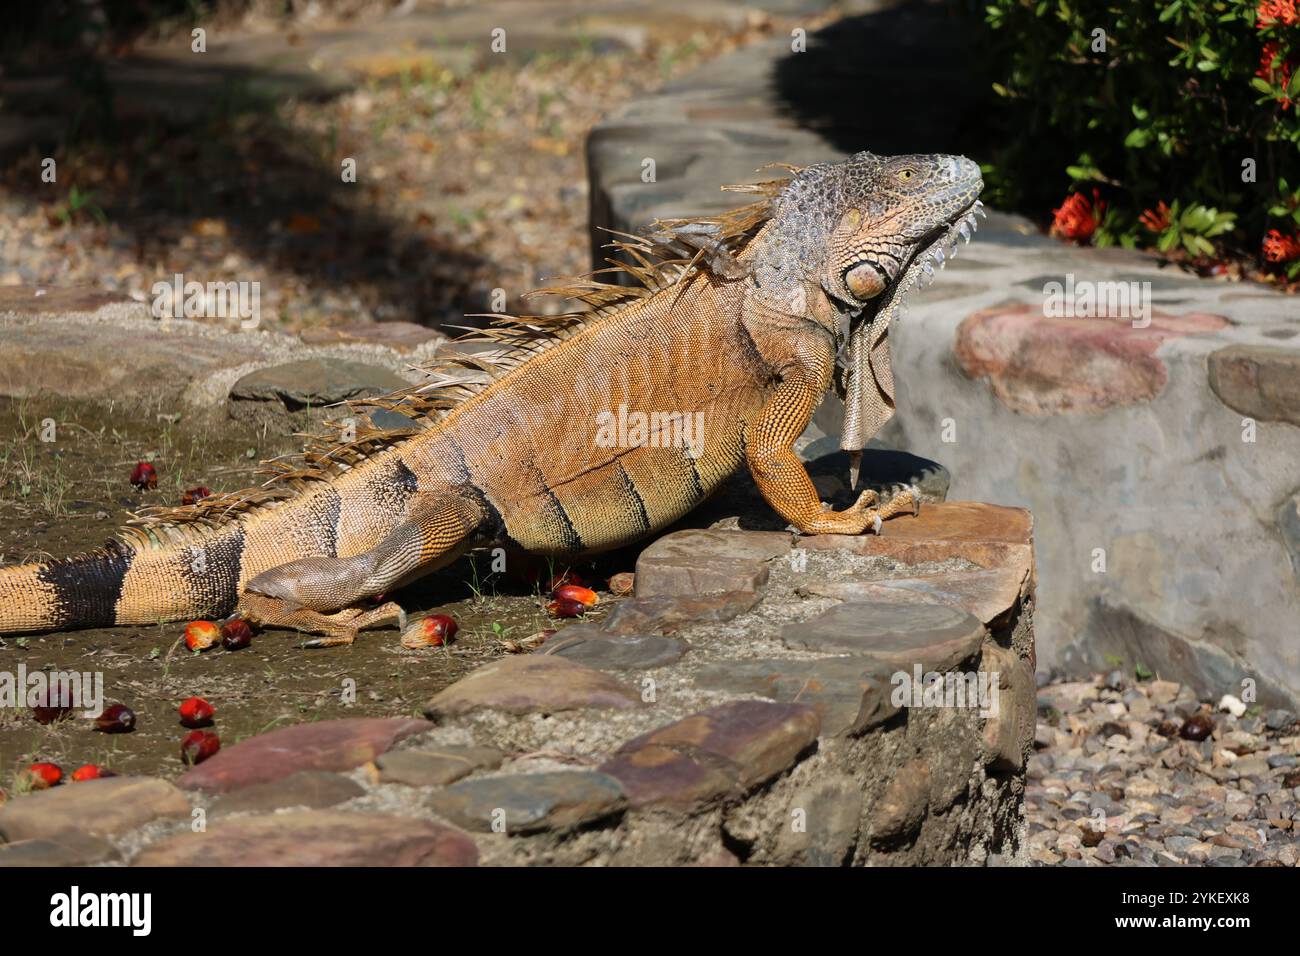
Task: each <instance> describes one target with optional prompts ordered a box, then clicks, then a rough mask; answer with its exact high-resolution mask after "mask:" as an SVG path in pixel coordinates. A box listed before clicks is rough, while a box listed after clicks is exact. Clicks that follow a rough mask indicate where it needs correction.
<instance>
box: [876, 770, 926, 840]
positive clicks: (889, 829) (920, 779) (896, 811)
mask: <svg viewBox="0 0 1300 956" xmlns="http://www.w3.org/2000/svg"><path fill="white" fill-rule="evenodd" d="M929 803H930V768H929V767H928V766H927V765H926V763H925V761H923V760H913V761H911V762H910V763H907V764H905V765H904V766H902V767H901V768H899V770H898V772H897V773H896V774H895V775H894V778H893V779H892V780H890V781H889V785H888V786H887V787H885V791H884V793H883V794H881V796H880V799H878V800H877V801H876V802H875V803H874V804H873V805H872V806H871V809H870V821H871V822H870V831H871V842H872V843H874V844H876V845H882V844H884V845H887V844H890V843H894V842H896V841H899V840H904V839H906V838H908V837H910V836H912V835H913V834H914V833H915V832H916V831H917V830H918V829H919V828H920V826H921V822H922V821H923V820H924V819H925V811H926V808H927V807H928V806H929Z"/></svg>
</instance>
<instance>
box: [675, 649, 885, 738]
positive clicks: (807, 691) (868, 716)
mask: <svg viewBox="0 0 1300 956" xmlns="http://www.w3.org/2000/svg"><path fill="white" fill-rule="evenodd" d="M695 682H696V684H698V685H699V686H701V687H706V688H710V689H716V690H725V691H731V692H733V693H739V694H761V695H762V696H764V697H769V698H771V699H773V700H779V701H787V702H794V701H798V702H799V703H801V704H806V705H807V706H809V707H811V708H812V709H813V710H814V711H816V712H817V716H818V718H820V721H821V733H822V735H823V736H827V737H834V736H839V735H842V734H849V735H856V734H860V733H863V732H864V731H866V730H869V729H870V728H872V727H876V726H879V725H880V724H882V723H884V722H885V721H886V720H888V719H889V718H890V717H892V716H893V715H894V714H896V713H898V708H897V707H894V706H893V704H892V703H891V702H890V685H889V678H888V675H886V674H885V673H883V672H882V670H881V667H880V662H879V661H876V660H874V659H872V658H861V657H829V658H822V659H820V660H793V659H791V658H788V657H782V658H759V659H754V660H740V661H722V662H718V663H712V664H706V665H704V666H703V667H701V668H700V669H699V671H698V672H697V673H696V675H695Z"/></svg>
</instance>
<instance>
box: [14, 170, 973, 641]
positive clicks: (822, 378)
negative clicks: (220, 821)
mask: <svg viewBox="0 0 1300 956" xmlns="http://www.w3.org/2000/svg"><path fill="white" fill-rule="evenodd" d="M785 168H786V169H787V170H789V172H790V173H791V176H790V177H788V178H782V179H777V180H774V181H771V182H764V183H758V184H754V185H748V186H740V187H728V188H731V189H734V190H737V191H742V192H748V193H750V194H751V195H753V196H756V197H757V198H756V199H754V200H753V201H751V202H750V204H749V205H746V206H744V207H742V208H740V209H736V210H733V211H732V212H729V213H726V214H723V215H718V216H709V217H700V218H696V219H690V220H665V221H660V222H658V223H656V224H655V225H654V226H653V227H652V228H651V229H650V230H649V231H648V232H647V233H646V234H644V235H640V236H632V235H626V234H618V235H619V238H618V239H617V240H616V241H615V242H614V243H612V245H613V247H614V248H615V249H616V253H615V255H616V256H617V258H611V259H610V260H609V262H610V267H609V268H607V269H601V270H598V271H597V272H595V273H592V274H591V275H588V276H583V277H577V278H572V279H568V280H564V281H563V282H562V283H561V284H559V285H556V286H553V287H551V288H548V289H545V290H541V291H540V292H536V293H531V295H540V294H551V295H559V296H563V297H565V298H568V299H574V300H577V301H579V302H581V303H582V308H581V309H580V310H578V311H575V312H570V313H567V314H564V315H559V316H522V317H512V316H504V315H493V316H490V319H491V322H490V323H489V324H488V325H487V326H486V328H485V329H482V330H480V331H479V332H477V333H476V334H474V335H472V336H471V337H470V339H468V340H469V341H476V342H478V343H480V344H479V345H478V346H477V349H479V350H480V351H471V350H466V351H464V352H461V353H458V354H455V355H452V356H449V357H448V358H446V359H445V360H443V361H442V362H440V363H438V364H436V365H435V366H434V367H432V368H431V370H430V381H428V382H427V383H425V384H421V385H418V386H412V387H411V388H409V389H406V390H404V391H400V392H397V393H394V394H392V395H389V396H385V397H383V398H376V399H369V400H366V401H365V402H364V403H356V404H355V407H354V409H353V411H355V412H357V413H358V414H359V413H362V412H368V410H370V409H374V408H384V409H388V410H389V411H392V412H397V413H399V414H401V415H403V416H405V417H406V419H407V420H409V421H410V423H411V424H410V427H402V428H398V429H387V430H384V429H378V428H374V427H370V425H368V424H367V425H366V426H365V427H362V428H360V429H359V430H358V432H357V434H356V435H355V437H353V436H351V435H349V436H348V438H349V439H350V440H347V441H340V440H334V441H331V440H329V439H327V438H324V437H322V438H318V439H316V440H314V441H313V442H310V443H309V444H308V447H307V449H306V451H305V452H304V453H303V455H302V456H301V457H299V458H297V459H294V460H287V461H273V462H270V463H268V466H269V469H270V470H271V471H272V477H271V478H270V479H268V481H267V482H266V483H265V484H264V485H262V486H261V487H258V488H255V489H250V490H246V491H240V492H235V493H229V494H221V495H216V496H213V497H209V498H206V499H204V500H202V501H200V502H199V503H198V504H195V505H192V506H188V507H185V508H176V509H165V510H162V509H155V510H154V511H152V512H150V513H148V514H145V515H142V516H140V517H139V518H137V519H135V520H134V521H133V522H132V523H130V524H128V526H127V527H126V528H125V529H124V530H123V532H122V533H121V534H120V536H119V538H118V539H116V540H115V541H114V542H112V543H111V544H110V545H109V546H107V547H105V548H102V549H99V550H97V551H93V552H90V553H87V554H82V555H79V556H76V557H72V558H66V559H61V560H54V561H50V562H46V563H40V564H25V565H20V566H16V567H9V568H4V569H0V633H14V632H30V631H50V630H64V629H70V628H76V627H91V626H110V625H126V624H152V623H157V622H161V621H168V620H184V619H189V618H194V617H200V616H212V617H217V616H223V615H231V614H237V615H241V616H244V617H246V618H248V619H250V620H251V621H253V622H255V623H259V624H261V625H263V626H266V627H286V628H294V629H297V630H301V631H305V632H308V633H311V634H317V635H322V636H321V637H319V638H317V639H315V640H312V641H308V642H307V645H308V646H329V645H335V644H346V643H350V642H351V641H352V640H353V639H354V638H355V636H356V633H357V631H358V630H360V629H362V628H366V627H374V626H379V625H383V624H388V623H391V622H395V621H396V620H398V619H399V618H400V617H401V616H402V612H401V609H400V608H399V607H398V606H397V605H396V604H394V603H392V602H387V603H383V604H379V605H378V606H375V605H376V602H375V601H374V600H372V599H373V598H374V597H375V596H377V595H382V594H387V593H389V592H391V591H392V590H393V589H395V588H397V587H399V586H401V585H403V584H406V583H407V582H409V581H411V580H413V579H415V578H418V577H419V576H421V575H423V574H426V573H428V572H430V571H432V570H435V569H437V568H439V567H442V566H444V565H446V564H448V563H449V562H451V561H453V560H454V559H455V558H457V557H458V556H459V555H461V554H463V553H464V552H465V551H466V550H468V549H469V548H471V547H474V546H480V545H490V544H494V543H495V544H502V545H506V546H514V547H517V548H520V549H523V550H525V551H529V552H535V553H539V554H543V555H555V556H572V555H578V554H585V553H594V552H599V551H601V550H604V549H609V548H613V547H616V546H620V545H624V544H628V543H630V542H633V541H635V540H637V539H640V538H644V537H646V536H648V535H651V534H653V533H654V532H655V531H657V530H659V529H662V528H664V527H665V526H667V525H669V524H670V523H672V522H674V521H676V520H677V519H679V518H681V517H682V516H683V515H684V514H686V513H687V512H688V511H690V510H691V509H692V508H693V507H695V506H696V505H698V504H699V503H700V502H702V501H703V500H704V499H705V498H706V497H708V495H709V494H710V493H711V492H712V491H713V490H714V489H716V488H717V487H718V486H719V484H721V483H722V481H723V480H724V479H726V478H727V477H728V476H729V475H731V474H732V473H733V472H735V471H736V470H737V469H738V468H739V467H740V465H741V464H742V463H747V464H748V466H749V469H750V471H751V473H752V475H753V477H754V480H755V482H756V483H757V486H758V488H759V490H760V491H761V492H762V494H763V496H764V498H765V499H766V500H767V501H768V502H769V503H770V504H771V506H772V507H773V508H774V509H775V510H776V511H777V512H778V513H779V514H780V515H781V517H783V518H784V519H785V520H786V521H788V522H789V523H790V524H792V525H794V526H795V527H796V528H797V529H799V531H801V532H803V533H806V534H821V533H827V532H833V533H839V534H859V533H862V532H863V531H865V530H866V529H868V528H871V529H874V530H876V531H879V528H880V522H881V521H882V520H883V519H885V518H889V517H891V516H893V515H896V514H899V513H903V512H908V511H912V510H914V508H915V507H916V501H915V498H914V495H913V493H912V492H909V491H904V492H902V493H901V494H899V495H896V496H895V497H894V498H893V499H892V500H890V501H889V502H887V503H884V504H882V505H880V506H879V507H876V505H878V504H879V502H878V500H877V496H876V495H875V493H874V492H871V491H864V492H863V493H862V494H861V495H860V496H859V497H858V498H857V500H856V501H855V503H854V504H853V505H852V506H851V507H848V508H846V509H845V510H843V511H830V510H826V509H824V508H823V505H822V503H821V502H820V501H819V500H818V496H817V492H816V491H815V489H814V487H813V483H812V481H811V480H810V479H809V477H808V473H807V471H806V470H805V469H804V466H803V464H802V463H801V462H800V460H799V459H798V458H797V457H796V455H795V454H794V452H793V451H792V450H791V444H792V443H793V442H794V440H795V439H796V438H798V436H799V435H800V433H801V432H803V430H804V428H805V427H806V426H807V424H808V422H809V420H810V418H811V416H812V414H813V411H814V410H815V409H816V407H817V405H818V404H819V403H820V401H821V400H822V398H823V396H824V393H825V392H826V391H827V390H828V389H829V388H830V387H832V386H834V387H836V388H837V389H838V390H839V391H840V393H841V395H842V396H843V397H844V399H845V402H846V409H847V411H846V418H845V428H844V434H843V437H842V445H843V447H844V448H846V449H848V450H849V451H850V452H860V450H861V449H862V448H863V446H864V445H865V444H866V442H867V440H868V439H869V438H870V437H871V435H872V434H873V433H874V432H875V431H876V429H878V428H879V427H880V425H881V424H883V423H884V422H885V421H886V420H887V419H888V418H889V417H890V415H892V414H893V408H894V388H893V379H892V376H891V374H890V370H889V351H888V345H887V339H886V334H887V332H888V329H889V323H890V320H891V319H892V318H893V316H894V315H895V314H896V313H897V312H898V310H899V307H900V306H901V304H902V302H903V299H904V297H905V296H906V295H907V294H908V293H909V292H910V291H911V290H912V288H913V287H914V286H915V285H916V284H917V283H918V282H919V281H923V280H925V279H926V278H927V277H929V276H931V275H932V274H933V270H934V266H935V265H936V264H939V265H942V263H943V261H944V256H945V253H946V254H947V255H951V254H952V252H953V251H954V250H955V247H956V243H957V240H958V238H959V237H964V238H965V239H966V240H967V241H969V239H970V231H971V230H972V229H973V228H974V216H975V213H976V212H978V211H979V210H980V204H979V203H978V196H979V193H980V190H981V189H982V187H983V183H982V182H981V179H980V171H979V167H978V166H977V165H976V164H975V163H973V162H971V161H970V160H968V159H966V158H964V157H954V156H942V155H920V156H896V157H881V156H875V155H872V154H871V153H865V152H864V153H858V154H857V155H855V156H853V157H852V158H851V159H849V160H847V161H845V162H842V163H836V164H817V165H812V166H807V167H805V168H802V169H796V168H795V167H785ZM616 272H618V273H622V274H624V275H625V276H629V277H631V279H632V280H635V281H634V283H633V284H630V285H621V284H616V283H614V282H608V281H605V279H604V278H601V276H602V275H603V274H609V273H616ZM616 278H617V277H616ZM484 342H486V343H489V345H490V347H487V348H486V350H484V349H485V346H484V345H482V344H481V343H484ZM837 354H839V355H841V356H842V358H841V363H840V365H841V367H840V369H839V372H838V374H837V373H836V364H837ZM620 407H621V408H623V409H624V410H630V411H633V412H636V411H639V412H642V413H656V412H657V413H660V414H659V415H658V417H653V416H652V418H651V421H655V422H658V423H659V425H658V426H657V429H658V430H656V428H655V427H652V428H651V429H650V430H649V431H648V432H647V433H646V434H645V435H642V436H639V440H638V441H636V442H635V443H629V445H628V446H627V447H618V446H611V443H610V442H608V441H600V440H598V436H597V430H598V425H597V419H598V418H599V417H600V416H599V413H600V412H602V411H605V412H613V411H614V410H617V409H619V408H620ZM679 416H697V419H696V420H698V421H699V422H700V423H701V424H702V429H701V431H700V433H699V441H698V442H696V443H695V444H694V445H693V446H686V445H684V444H683V443H681V442H680V441H672V440H668V439H670V438H671V437H672V436H670V435H666V434H665V433H664V432H665V429H666V428H667V426H666V425H664V424H663V423H664V422H667V421H672V420H675V419H677V418H678V417H679ZM366 421H369V420H368V419H367V420H366ZM854 477H855V485H856V475H855V476H854Z"/></svg>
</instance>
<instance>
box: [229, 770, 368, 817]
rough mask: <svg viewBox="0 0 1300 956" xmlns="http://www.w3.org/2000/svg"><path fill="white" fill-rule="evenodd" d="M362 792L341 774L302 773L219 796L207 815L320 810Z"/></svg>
mask: <svg viewBox="0 0 1300 956" xmlns="http://www.w3.org/2000/svg"><path fill="white" fill-rule="evenodd" d="M365 792H366V791H365V788H364V787H362V786H361V785H360V784H359V783H357V782H356V781H355V780H350V779H349V778H347V777H345V776H343V775H342V774H338V773H329V772H328V771H324V770H301V771H299V772H298V773H293V774H290V775H289V776H287V777H283V778H281V779H280V780H271V781H269V782H267V783H256V784H253V785H252V786H251V787H242V788H240V789H239V790H235V791H233V792H231V793H227V794H225V795H223V796H221V797H218V798H217V799H216V800H215V801H214V802H213V804H212V808H211V810H209V815H211V816H212V817H214V818H215V817H221V816H226V815H228V814H231V813H265V812H269V811H271V810H281V809H284V808H285V807H306V808H308V809H311V810H319V809H320V808H322V807H332V806H335V805H336V804H340V803H343V802H344V801H345V800H352V799H354V798H356V797H360V796H363V795H364V794H365Z"/></svg>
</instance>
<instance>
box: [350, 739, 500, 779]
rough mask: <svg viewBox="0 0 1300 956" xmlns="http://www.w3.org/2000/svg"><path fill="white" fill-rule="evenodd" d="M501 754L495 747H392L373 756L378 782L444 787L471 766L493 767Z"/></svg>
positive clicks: (470, 768)
mask: <svg viewBox="0 0 1300 956" xmlns="http://www.w3.org/2000/svg"><path fill="white" fill-rule="evenodd" d="M504 758H505V754H503V753H502V752H501V751H500V750H497V749H496V748H495V747H439V748H437V749H430V748H425V749H421V750H394V751H391V752H389V753H386V754H382V755H380V756H379V757H378V758H377V759H376V760H375V766H377V767H378V768H379V782H380V783H401V784H405V785H406V786H408V787H445V786H446V785H447V784H449V783H455V782H456V781H457V780H459V779H460V778H461V777H467V776H469V775H470V774H471V773H473V772H474V771H475V770H495V769H496V768H497V767H499V766H501V761H502V760H503V759H504Z"/></svg>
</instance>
